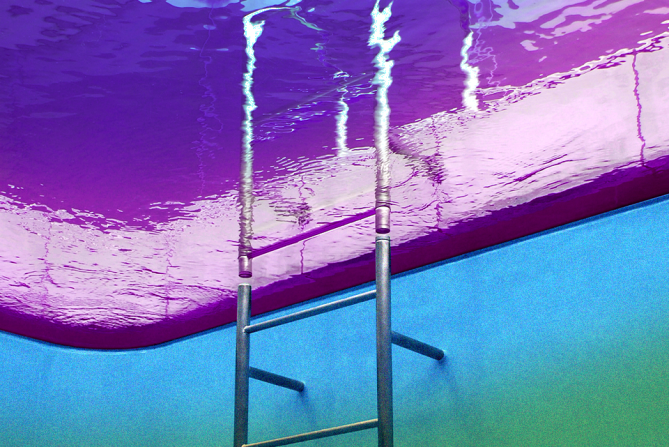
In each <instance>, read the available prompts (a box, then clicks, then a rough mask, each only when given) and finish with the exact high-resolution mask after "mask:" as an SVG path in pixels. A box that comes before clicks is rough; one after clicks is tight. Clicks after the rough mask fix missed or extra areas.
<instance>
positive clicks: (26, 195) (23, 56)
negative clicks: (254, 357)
mask: <svg viewBox="0 0 669 447" xmlns="http://www.w3.org/2000/svg"><path fill="white" fill-rule="evenodd" d="M189 2H190V3H189ZM189 2H186V1H181V0H180V2H177V0H174V1H172V2H170V3H164V2H146V3H144V2H139V1H130V0H127V1H125V0H117V1H116V2H107V3H104V4H103V3H99V2H96V1H94V0H75V1H71V2H68V5H67V6H63V5H59V4H56V3H50V2H39V3H33V2H27V1H18V2H16V3H17V4H16V5H14V6H11V7H9V8H4V9H3V10H2V11H1V12H0V28H1V29H2V30H3V32H2V33H1V34H0V57H2V61H3V63H2V64H1V65H0V97H1V99H2V100H1V101H0V144H1V145H2V150H1V151H0V202H1V205H0V206H1V209H0V225H1V229H0V231H1V232H2V238H0V312H1V313H2V315H3V316H2V317H0V325H1V327H0V329H4V330H8V331H12V332H17V333H22V334H25V335H28V336H32V337H37V338H41V339H46V340H50V341H55V342H58V343H65V344H72V345H78V346H92V347H128V346H140V345H146V344H151V343H156V342H160V341H165V340H168V339H172V338H174V337H178V336H181V335H186V334H189V333H193V332H197V331H199V330H203V329H206V328H209V327H214V326H217V325H220V324H223V323H225V322H228V321H232V319H233V318H234V299H233V298H234V290H235V288H236V285H237V282H238V278H237V264H236V262H237V256H238V250H239V242H240V235H239V230H240V223H239V218H240V211H242V210H241V208H240V200H239V195H240V191H244V188H246V192H247V194H249V195H251V197H252V199H253V200H252V207H251V208H248V209H246V212H247V214H246V215H247V216H250V214H248V212H250V211H252V218H250V217H249V219H248V221H247V222H246V223H245V225H246V224H247V225H248V230H249V233H248V234H249V238H248V240H247V241H246V242H247V243H248V247H247V248H248V250H249V251H248V252H249V253H250V256H252V257H253V258H254V278H253V282H254V287H255V288H256V290H257V292H256V293H255V295H254V297H255V303H254V306H255V309H256V311H265V310H269V309H273V308H277V307H281V306H285V305H287V304H291V303H294V302H298V301H301V300H304V299H308V298H311V297H314V296H317V295H319V294H322V293H326V292H330V291H333V290H336V289H339V288H343V287H347V286H352V285H355V284H359V283H361V282H364V281H368V280H371V279H372V271H373V270H371V267H370V266H371V264H370V260H371V258H370V254H371V250H372V248H373V244H372V241H373V234H374V228H373V225H374V224H373V221H374V218H373V208H374V205H375V191H376V188H377V176H376V173H377V164H376V163H377V154H376V150H375V146H376V147H377V148H378V147H380V146H382V145H383V144H382V142H383V141H387V156H388V162H389V168H388V173H389V184H388V186H389V188H388V191H389V195H390V205H391V207H392V210H393V219H392V222H393V226H392V233H391V235H392V239H393V243H394V245H395V246H396V248H395V251H394V267H395V268H396V269H398V271H399V270H403V269H407V268H413V267H416V266H419V265H423V264H425V263H427V262H433V261H436V260H440V259H445V258H448V257H450V256H454V255H457V254H460V253H463V252H467V251H470V250H473V249H477V248H482V247H483V246H486V245H490V244H493V243H499V242H502V241H504V240H508V239H510V238H514V237H519V236H523V235H526V234H530V233H532V232H535V231H539V230H542V229H545V228H548V227H551V226H553V225H557V224H560V223H565V222H568V221H571V220H574V219H578V218H582V217H586V216H588V215H592V214H594V213H598V212H603V211H606V210H610V209H614V208H617V207H619V206H623V205H626V204H629V203H632V202H634V201H638V200H643V199H645V198H649V197H652V196H655V195H658V194H663V193H667V192H669V188H667V185H668V184H669V182H668V181H667V177H666V166H667V158H666V157H667V155H668V154H667V152H668V151H669V134H668V133H667V130H666V126H664V125H663V122H662V118H661V117H663V116H665V115H666V113H667V105H666V104H668V103H669V97H668V96H669V91H668V90H667V88H666V85H667V82H669V50H668V49H667V48H666V47H667V35H668V33H667V32H668V29H667V28H668V26H669V21H668V20H669V8H667V7H666V5H665V2H663V1H659V0H658V1H649V0H646V1H636V0H619V1H606V2H605V1H603V0H589V1H585V2H584V1H576V0H560V1H541V2H537V1H520V0H515V1H514V2H510V1H509V2H507V1H497V2H494V1H490V0H482V1H478V2H473V1H472V2H467V1H464V0H462V1H460V0H452V1H451V2H444V1H443V0H440V1H437V0H430V1H425V2H421V3H420V6H417V4H416V2H411V1H406V0H403V1H401V0H396V1H394V2H393V3H392V15H390V16H389V17H388V18H387V21H386V22H385V25H384V26H385V30H384V34H383V36H384V38H385V39H386V41H389V39H390V40H391V39H392V36H399V37H400V38H398V39H397V41H393V45H392V46H391V48H390V49H389V50H388V51H387V52H386V54H387V59H386V61H387V62H389V63H392V71H391V77H392V83H388V84H387V90H384V87H383V85H384V84H383V82H379V76H380V73H381V74H382V68H381V66H380V65H379V62H378V59H377V61H376V63H375V57H377V56H378V55H379V54H380V53H379V50H380V49H379V46H378V45H377V46H374V45H370V30H371V29H372V24H373V15H372V11H373V9H374V2H373V1H352V0H350V1H347V0H343V1H337V2H331V3H326V2H320V1H307V0H303V1H301V2H299V3H298V2H292V3H290V4H289V5H286V4H283V6H282V7H281V8H280V9H279V8H277V6H278V4H275V3H273V2H259V1H258V2H251V1H250V0H249V1H246V2H241V3H239V2H226V1H223V2H219V3H211V2H207V1H201V2H200V1H197V0H192V1H190V0H189ZM193 2H195V3H197V5H195V3H193ZM388 4H389V3H388V2H385V3H384V2H381V4H380V8H381V9H383V8H385V7H386V6H388ZM262 8H270V9H268V10H265V11H262V12H259V13H257V14H256V15H255V16H253V17H254V18H253V21H254V22H256V23H258V22H260V21H262V22H264V25H263V26H262V33H260V34H259V35H258V37H257V41H256V42H255V43H254V44H253V45H252V47H253V55H254V58H255V63H254V69H253V70H251V71H250V70H249V65H248V63H249V58H248V49H249V46H248V39H247V37H248V36H246V37H245V33H244V20H243V18H244V17H245V16H246V17H248V16H249V13H251V12H253V11H256V12H257V11H259V10H261V9H262ZM250 72H252V83H250V82H249V80H250V78H247V77H245V76H246V75H245V74H249V73H250ZM379 92H381V93H383V95H382V97H381V98H382V101H381V102H379ZM250 98H252V99H253V104H252V105H253V107H249V104H251V103H250V102H249V100H250ZM383 98H387V111H389V113H388V114H386V115H383V114H382V115H383V117H384V118H383V120H386V121H384V122H387V131H384V132H385V135H387V137H385V140H384V138H381V139H379V135H376V136H375V126H377V127H376V128H377V129H378V123H379V122H380V121H379V114H378V110H379V109H378V108H377V107H378V105H379V104H382V103H383ZM375 111H377V114H376V119H375ZM383 120H382V121H383ZM249 125H252V132H250V130H251V127H249ZM380 142H381V143H380ZM244 150H246V151H249V153H251V151H252V155H253V157H252V164H249V165H248V166H247V168H251V169H250V170H249V169H247V170H246V171H245V172H246V177H244V176H242V177H241V179H242V180H243V179H244V178H246V183H245V182H244V181H241V182H240V170H243V169H242V168H243V166H241V165H240V160H241V157H240V154H242V152H243V151H244ZM242 215H244V214H242ZM243 223H244V222H243ZM242 245H244V240H242Z"/></svg>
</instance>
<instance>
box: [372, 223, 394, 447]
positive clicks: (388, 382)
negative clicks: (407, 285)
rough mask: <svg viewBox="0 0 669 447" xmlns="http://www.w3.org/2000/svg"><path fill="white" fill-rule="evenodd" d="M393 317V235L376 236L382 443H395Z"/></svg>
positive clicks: (384, 446) (378, 393) (383, 446)
mask: <svg viewBox="0 0 669 447" xmlns="http://www.w3.org/2000/svg"><path fill="white" fill-rule="evenodd" d="M390 321H391V320H390V236H387V235H386V236H376V399H377V409H378V414H379V447H393V358H392V335H391V334H392V330H391V324H390Z"/></svg>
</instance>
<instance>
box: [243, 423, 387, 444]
mask: <svg viewBox="0 0 669 447" xmlns="http://www.w3.org/2000/svg"><path fill="white" fill-rule="evenodd" d="M378 425H379V422H378V419H371V420H369V421H363V422H356V423H355V424H348V425H341V426H339V427H333V428H326V429H324V430H317V431H312V432H309V433H302V434H300V435H294V436H287V437H285V438H278V439H272V440H271V441H263V442H254V443H253V444H244V445H243V446H242V447H278V446H281V445H288V444H296V443H298V442H304V441H311V440H313V439H320V438H326V437H328V436H336V435H343V434H345V433H353V432H355V431H361V430H367V429H370V428H374V427H377V426H378Z"/></svg>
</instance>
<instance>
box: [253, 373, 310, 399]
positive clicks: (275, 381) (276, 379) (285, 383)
mask: <svg viewBox="0 0 669 447" xmlns="http://www.w3.org/2000/svg"><path fill="white" fill-rule="evenodd" d="M249 377H250V378H251V379H256V380H260V381H262V382H266V383H270V384H272V385H276V386H280V387H283V388H288V389H290V390H294V391H297V392H298V393H301V392H302V391H304V382H300V381H299V380H295V379H291V378H289V377H284V376H280V375H279V374H274V373H271V372H269V371H265V370H263V369H258V368H254V367H253V366H251V367H249Z"/></svg>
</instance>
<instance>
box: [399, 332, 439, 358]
mask: <svg viewBox="0 0 669 447" xmlns="http://www.w3.org/2000/svg"><path fill="white" fill-rule="evenodd" d="M392 341H393V344H394V345H397V346H401V347H403V348H404V349H408V350H409V351H413V352H416V353H418V354H422V355H424V356H427V357H430V358H433V359H435V360H441V359H443V358H444V356H445V355H446V354H444V351H442V350H441V349H439V348H435V347H434V346H431V345H428V344H427V343H423V342H422V341H418V340H416V339H415V338H411V337H407V336H406V335H402V334H398V333H397V332H395V331H393V332H392Z"/></svg>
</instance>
